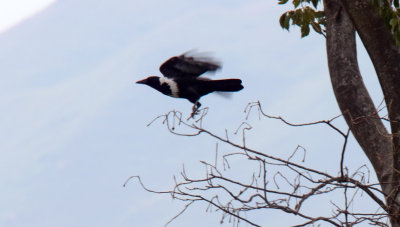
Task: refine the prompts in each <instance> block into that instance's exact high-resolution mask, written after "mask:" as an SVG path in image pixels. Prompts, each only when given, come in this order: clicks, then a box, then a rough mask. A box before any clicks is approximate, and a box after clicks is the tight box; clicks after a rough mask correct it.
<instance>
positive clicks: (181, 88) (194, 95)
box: [136, 53, 243, 113]
mask: <svg viewBox="0 0 400 227" xmlns="http://www.w3.org/2000/svg"><path fill="white" fill-rule="evenodd" d="M220 68H221V65H220V64H219V63H218V62H216V61H213V60H212V59H210V58H204V57H201V58H200V57H194V56H188V55H187V54H186V53H185V54H182V55H180V56H175V57H172V58H170V59H168V60H167V61H165V62H164V63H163V64H162V65H161V66H160V72H161V73H162V74H163V75H164V77H158V76H150V77H148V78H146V79H144V80H140V81H137V82H136V83H138V84H146V85H148V86H150V87H152V88H154V89H156V90H158V91H159V92H161V93H163V94H164V95H168V96H171V97H175V98H185V99H188V100H189V101H190V102H192V103H194V106H193V113H194V112H196V111H197V109H198V108H199V107H200V106H201V104H200V102H199V99H200V97H202V96H204V95H207V94H209V93H211V92H214V91H218V92H220V91H222V92H234V91H240V90H242V89H243V86H242V81H241V80H240V79H223V80H210V79H208V78H204V77H199V76H200V75H201V74H203V73H205V72H209V71H210V72H211V71H216V70H217V69H220Z"/></svg>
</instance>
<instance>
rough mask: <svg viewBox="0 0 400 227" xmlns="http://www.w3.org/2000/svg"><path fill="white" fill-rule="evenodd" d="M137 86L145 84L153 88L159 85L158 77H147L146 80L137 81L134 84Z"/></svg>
mask: <svg viewBox="0 0 400 227" xmlns="http://www.w3.org/2000/svg"><path fill="white" fill-rule="evenodd" d="M136 83H137V84H146V85H148V86H150V87H155V86H157V85H159V84H160V77H158V76H149V77H147V78H146V79H143V80H139V81H137V82H136Z"/></svg>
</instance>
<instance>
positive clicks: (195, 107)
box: [188, 102, 201, 120]
mask: <svg viewBox="0 0 400 227" xmlns="http://www.w3.org/2000/svg"><path fill="white" fill-rule="evenodd" d="M200 106H201V103H199V102H196V103H195V104H194V105H193V108H192V113H191V114H190V117H189V118H188V120H189V119H190V118H194V116H196V115H198V114H199V113H200V112H199V109H200Z"/></svg>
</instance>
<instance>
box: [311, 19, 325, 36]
mask: <svg viewBox="0 0 400 227" xmlns="http://www.w3.org/2000/svg"><path fill="white" fill-rule="evenodd" d="M311 26H312V28H313V29H314V31H316V32H317V33H319V34H322V29H321V25H319V24H317V23H315V22H311Z"/></svg>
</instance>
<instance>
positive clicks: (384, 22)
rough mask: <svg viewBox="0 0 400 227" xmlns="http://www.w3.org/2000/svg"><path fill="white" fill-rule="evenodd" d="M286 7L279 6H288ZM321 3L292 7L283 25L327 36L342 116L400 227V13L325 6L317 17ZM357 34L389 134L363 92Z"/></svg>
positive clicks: (379, 5) (393, 7) (353, 3)
mask: <svg viewBox="0 0 400 227" xmlns="http://www.w3.org/2000/svg"><path fill="white" fill-rule="evenodd" d="M286 2H287V1H280V3H281V4H285V3H286ZM318 2H319V1H296V0H295V1H293V4H294V6H295V8H297V7H298V6H299V5H300V4H310V3H312V4H313V7H314V8H312V7H311V6H302V7H301V8H299V9H297V10H293V11H290V12H287V13H285V14H284V15H283V16H282V17H281V19H280V21H281V25H282V26H283V27H284V28H287V29H289V21H290V20H292V21H293V24H296V25H298V26H300V27H301V30H302V36H306V35H307V34H308V32H307V30H308V31H309V29H307V28H308V27H309V25H311V26H313V28H314V29H315V30H316V31H317V32H318V33H321V34H323V29H321V27H326V33H325V34H326V35H325V36H326V48H327V56H328V65H329V72H330V77H331V81H332V87H333V90H334V93H335V96H336V100H337V102H338V105H339V108H340V110H341V112H342V113H343V116H344V118H345V120H346V122H347V124H348V126H349V128H350V130H351V131H352V133H353V135H354V136H355V138H356V140H357V141H358V143H359V145H360V146H361V147H362V149H363V151H364V152H365V154H366V155H367V157H368V158H369V160H370V161H371V163H372V166H373V167H374V169H375V172H376V174H377V177H378V179H379V182H380V185H381V187H382V190H383V192H384V195H385V200H386V206H387V212H388V214H389V217H390V222H391V224H392V226H400V206H399V205H400V194H399V190H400V187H399V186H400V175H399V174H400V171H399V170H400V48H399V43H400V42H399V41H400V25H399V24H400V20H399V18H400V9H399V1H398V0H395V1H393V0H391V1H386V0H374V1H370V0H324V2H323V3H324V12H321V11H319V12H318V11H315V10H314V9H316V7H317V6H318ZM356 33H357V34H358V35H359V36H360V38H361V40H362V43H363V44H364V47H365V48H366V50H367V52H368V54H369V56H370V58H371V61H372V63H373V65H374V67H375V71H376V74H377V76H378V79H379V83H380V86H381V88H382V92H383V94H384V100H385V103H386V107H387V112H388V116H387V118H386V119H384V120H387V121H388V122H389V124H390V131H391V133H389V132H388V130H387V129H386V127H385V126H384V124H383V122H382V120H383V119H381V118H380V117H379V115H378V112H377V109H376V108H375V106H374V103H373V102H372V99H371V97H370V95H369V93H368V90H367V89H366V87H365V86H364V83H363V80H362V76H361V74H360V71H359V67H358V63H357V53H356V41H355V34H356Z"/></svg>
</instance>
